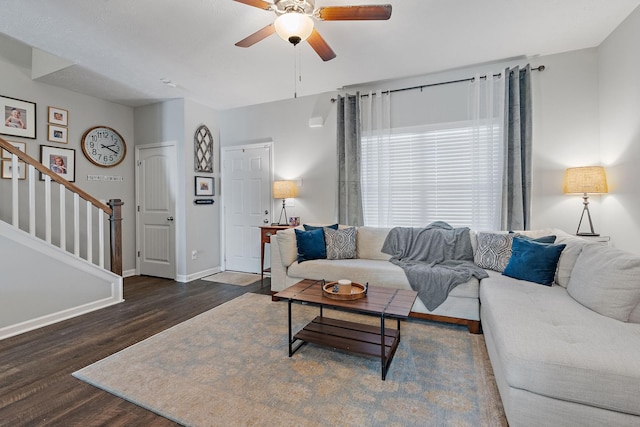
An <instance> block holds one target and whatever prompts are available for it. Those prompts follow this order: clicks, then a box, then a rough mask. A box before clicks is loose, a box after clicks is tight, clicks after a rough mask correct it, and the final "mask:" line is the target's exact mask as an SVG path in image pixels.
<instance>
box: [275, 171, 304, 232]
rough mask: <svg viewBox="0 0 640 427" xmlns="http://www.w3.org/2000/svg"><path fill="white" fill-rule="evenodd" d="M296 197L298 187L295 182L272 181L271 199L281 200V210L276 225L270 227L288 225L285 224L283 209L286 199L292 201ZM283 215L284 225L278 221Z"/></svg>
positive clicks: (285, 217)
mask: <svg viewBox="0 0 640 427" xmlns="http://www.w3.org/2000/svg"><path fill="white" fill-rule="evenodd" d="M297 195H298V187H297V186H296V182H295V181H274V182H273V198H274V199H282V209H281V210H280V217H279V218H278V223H277V224H272V225H288V224H289V223H288V222H287V209H286V208H285V205H284V204H285V202H286V199H292V198H294V197H296V196H297ZM283 213H284V223H282V222H281V221H280V220H281V219H282V214H283Z"/></svg>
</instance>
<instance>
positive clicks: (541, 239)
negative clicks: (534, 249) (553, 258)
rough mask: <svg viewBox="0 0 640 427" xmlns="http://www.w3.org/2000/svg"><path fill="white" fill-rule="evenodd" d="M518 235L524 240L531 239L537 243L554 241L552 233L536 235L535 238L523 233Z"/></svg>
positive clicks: (554, 237)
mask: <svg viewBox="0 0 640 427" xmlns="http://www.w3.org/2000/svg"><path fill="white" fill-rule="evenodd" d="M518 237H519V238H521V239H524V240H531V241H534V242H538V243H555V242H556V236H554V235H553V234H552V235H551V236H543V237H538V238H537V239H534V238H533V237H529V236H523V235H520V236H518Z"/></svg>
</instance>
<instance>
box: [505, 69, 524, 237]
mask: <svg viewBox="0 0 640 427" xmlns="http://www.w3.org/2000/svg"><path fill="white" fill-rule="evenodd" d="M505 76H506V77H505V85H506V87H505V97H506V99H505V118H504V120H505V126H504V138H505V148H506V150H505V155H506V159H505V179H504V180H503V192H502V195H503V196H502V198H503V200H502V227H503V228H502V229H503V230H528V229H529V227H530V217H531V66H530V65H528V64H527V66H526V67H524V68H522V69H520V67H514V68H512V69H506V70H505Z"/></svg>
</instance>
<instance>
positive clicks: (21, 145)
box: [2, 141, 27, 159]
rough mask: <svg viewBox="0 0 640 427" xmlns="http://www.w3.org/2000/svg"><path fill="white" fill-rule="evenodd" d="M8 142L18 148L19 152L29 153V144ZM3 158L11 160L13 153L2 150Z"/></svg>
mask: <svg viewBox="0 0 640 427" xmlns="http://www.w3.org/2000/svg"><path fill="white" fill-rule="evenodd" d="M7 142H8V143H9V144H11V145H13V146H14V147H16V148H17V149H18V150H20V151H22V152H23V153H26V152H27V144H25V143H24V142H17V141H7ZM2 158H3V159H10V158H11V153H10V152H8V151H7V150H2Z"/></svg>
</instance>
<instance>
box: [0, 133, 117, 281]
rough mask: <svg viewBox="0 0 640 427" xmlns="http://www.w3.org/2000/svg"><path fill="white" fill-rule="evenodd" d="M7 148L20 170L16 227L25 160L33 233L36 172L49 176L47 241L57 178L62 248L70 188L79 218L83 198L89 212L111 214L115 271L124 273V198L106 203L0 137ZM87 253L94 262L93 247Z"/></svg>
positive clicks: (14, 181)
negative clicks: (66, 196) (92, 210)
mask: <svg viewBox="0 0 640 427" xmlns="http://www.w3.org/2000/svg"><path fill="white" fill-rule="evenodd" d="M1 149H4V150H6V151H8V152H9V153H11V154H12V156H11V164H12V171H16V173H13V174H12V180H11V181H12V183H11V189H12V198H11V200H12V223H13V226H14V227H16V228H19V210H18V207H19V199H18V173H17V171H18V161H19V160H20V161H23V162H24V163H25V164H26V165H28V166H29V171H28V173H27V179H28V181H29V182H28V191H29V210H30V213H29V233H31V234H32V235H35V181H36V171H37V172H40V173H42V174H44V176H45V197H46V199H47V203H46V207H45V209H47V211H46V217H45V222H46V224H45V225H46V230H45V233H46V240H47V241H48V242H49V243H50V242H51V235H50V234H51V212H50V209H51V204H50V202H51V188H50V182H51V181H54V182H56V183H58V184H60V186H61V189H60V196H59V197H60V206H61V208H60V211H61V219H60V228H61V231H60V232H61V235H60V242H61V246H62V249H65V250H66V248H65V246H66V236H65V234H66V230H65V228H66V227H65V224H63V223H64V213H65V194H64V189H66V190H68V191H70V192H71V193H73V194H74V211H75V215H76V216H75V217H76V218H77V217H78V214H77V213H78V205H79V203H78V202H79V200H78V198H79V197H80V198H82V199H84V200H85V201H86V202H87V212H88V208H89V207H90V206H91V205H93V206H95V207H96V208H97V209H99V210H101V211H102V212H104V213H105V214H106V215H108V216H109V220H110V222H111V227H110V232H111V240H110V242H111V271H112V272H113V273H115V274H118V275H120V276H121V275H122V225H121V223H122V209H121V207H122V205H123V204H124V203H123V202H122V201H121V200H120V199H112V200H110V201H109V204H108V205H107V204H105V203H103V202H101V201H100V200H98V199H96V198H95V197H93V196H91V195H90V194H89V193H87V192H85V191H84V190H82V189H81V188H79V187H77V186H76V185H75V184H73V183H71V182H69V181H67V180H66V179H64V178H62V177H61V176H60V175H58V174H56V173H55V172H52V171H51V170H50V169H49V168H47V167H46V166H44V165H42V164H41V163H40V162H39V161H37V160H36V159H34V158H33V157H31V156H29V155H28V154H27V153H24V152H22V151H20V150H18V149H17V148H16V147H14V146H13V145H11V144H10V143H8V142H7V141H6V140H5V139H3V138H1V137H0V150H1ZM87 223H88V225H90V224H91V220H90V218H89V217H88V218H87ZM76 224H78V221H76ZM98 228H99V229H100V232H101V235H102V230H103V226H102V224H101V220H100V219H99V221H98ZM79 234H80V233H79V229H78V228H77V227H76V230H75V231H74V235H75V238H74V240H75V242H74V252H75V253H76V255H79V242H78V238H79ZM87 236H91V233H90V232H89V230H87ZM88 241H89V244H91V238H90V237H89V240H88ZM100 248H102V238H101V242H100ZM100 251H101V253H100V257H101V260H100V266H101V267H104V263H103V261H102V259H103V258H104V254H103V253H102V252H103V251H102V249H100ZM87 254H88V260H89V261H90V262H93V261H92V260H91V257H92V248H88V250H87Z"/></svg>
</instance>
